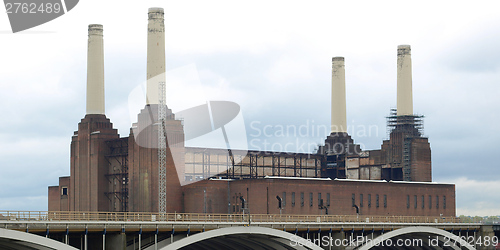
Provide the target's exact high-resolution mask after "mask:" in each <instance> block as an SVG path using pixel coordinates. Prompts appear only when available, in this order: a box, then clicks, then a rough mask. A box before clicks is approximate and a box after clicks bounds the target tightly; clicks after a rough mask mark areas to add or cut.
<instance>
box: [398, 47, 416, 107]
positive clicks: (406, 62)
mask: <svg viewBox="0 0 500 250" xmlns="http://www.w3.org/2000/svg"><path fill="white" fill-rule="evenodd" d="M410 51H411V49H410V45H399V46H398V103H397V112H398V113H397V115H398V116H402V115H413V94H412V80H411V53H410Z"/></svg>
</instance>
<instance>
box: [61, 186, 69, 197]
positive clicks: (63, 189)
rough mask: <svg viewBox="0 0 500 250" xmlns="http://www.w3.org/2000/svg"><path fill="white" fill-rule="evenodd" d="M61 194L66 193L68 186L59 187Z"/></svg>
mask: <svg viewBox="0 0 500 250" xmlns="http://www.w3.org/2000/svg"><path fill="white" fill-rule="evenodd" d="M61 195H68V187H62V188H61Z"/></svg>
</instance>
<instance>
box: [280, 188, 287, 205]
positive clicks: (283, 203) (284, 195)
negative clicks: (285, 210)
mask: <svg viewBox="0 0 500 250" xmlns="http://www.w3.org/2000/svg"><path fill="white" fill-rule="evenodd" d="M281 198H282V199H283V201H282V203H281V204H282V205H283V207H285V206H286V192H283V196H282V197H281Z"/></svg>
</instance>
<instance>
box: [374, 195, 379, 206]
mask: <svg viewBox="0 0 500 250" xmlns="http://www.w3.org/2000/svg"><path fill="white" fill-rule="evenodd" d="M375 206H376V207H379V203H378V194H377V196H376V197H375Z"/></svg>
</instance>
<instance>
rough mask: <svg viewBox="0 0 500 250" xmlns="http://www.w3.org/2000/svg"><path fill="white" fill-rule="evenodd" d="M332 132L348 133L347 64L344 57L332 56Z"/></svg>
mask: <svg viewBox="0 0 500 250" xmlns="http://www.w3.org/2000/svg"><path fill="white" fill-rule="evenodd" d="M331 132H332V133H347V118H346V98H345V66H344V58H343V57H333V58H332V125H331Z"/></svg>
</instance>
